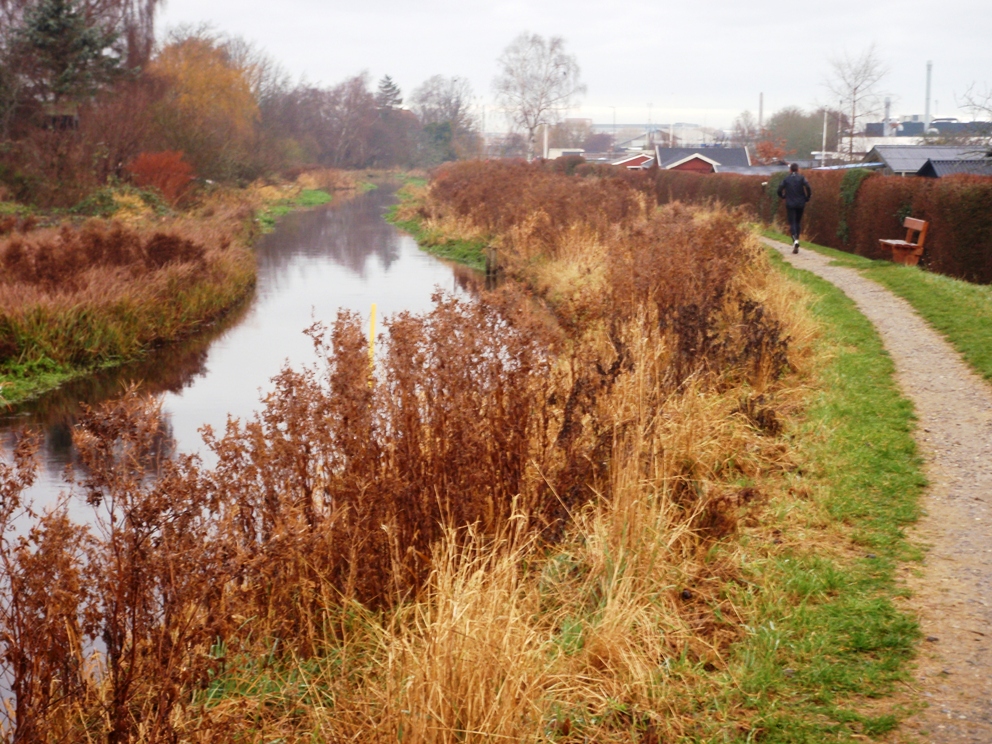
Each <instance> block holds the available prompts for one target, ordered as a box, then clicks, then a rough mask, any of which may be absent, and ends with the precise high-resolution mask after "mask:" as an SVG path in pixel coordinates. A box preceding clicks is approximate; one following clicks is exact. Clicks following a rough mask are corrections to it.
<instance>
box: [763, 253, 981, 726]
mask: <svg viewBox="0 0 992 744" xmlns="http://www.w3.org/2000/svg"><path fill="white" fill-rule="evenodd" d="M765 243H767V244H768V245H770V246H771V247H773V248H776V249H777V250H779V251H781V252H782V253H783V254H784V256H785V258H786V259H787V260H788V261H789V262H790V263H791V264H792V265H793V266H795V267H797V268H800V269H806V270H807V271H812V272H813V273H815V274H817V275H819V276H821V277H823V278H824V279H826V280H827V281H830V282H832V283H833V284H835V285H837V286H838V287H840V289H842V290H843V291H844V292H845V293H846V294H847V295H848V297H850V298H851V299H852V300H854V302H855V303H856V304H857V306H858V309H859V310H860V311H861V312H862V313H864V314H865V316H867V317H868V319H869V320H871V322H872V323H873V324H874V325H875V327H876V328H877V329H878V332H879V334H880V335H881V336H882V340H883V342H884V343H885V348H886V349H887V350H888V352H889V353H890V354H891V355H892V359H893V361H894V362H895V367H896V375H897V380H898V382H899V385H900V387H901V388H902V391H903V393H904V394H905V395H906V397H908V398H909V399H910V400H912V401H913V404H914V405H915V407H916V413H917V416H918V417H919V425H918V429H917V432H916V439H917V441H918V442H919V446H920V450H921V453H922V454H923V457H924V458H925V460H926V464H927V468H926V469H927V477H928V478H929V480H930V488H929V489H928V490H927V493H926V495H925V496H924V502H923V508H924V510H925V516H924V517H923V518H922V519H921V520H920V522H919V524H918V525H917V526H916V528H915V530H914V535H913V536H914V539H915V540H916V541H917V542H919V543H922V544H923V545H925V546H929V548H930V549H929V550H928V552H927V555H926V559H925V562H924V568H923V571H922V575H919V574H920V572H919V571H917V570H915V569H914V567H912V566H910V567H908V570H907V573H906V580H907V584H908V586H909V588H910V589H911V591H912V593H913V596H912V599H911V600H910V606H911V607H912V609H913V610H914V611H915V612H916V613H917V614H918V616H919V620H920V626H921V629H922V631H923V635H924V637H925V638H926V639H927V640H926V641H924V642H923V644H922V646H923V647H922V649H921V651H920V656H919V658H918V660H917V667H916V670H915V671H914V673H913V689H912V690H911V695H912V697H913V698H914V699H915V701H918V702H923V703H925V704H926V707H925V708H924V709H923V710H922V711H921V712H919V713H918V714H916V715H915V716H913V717H912V718H910V719H909V721H907V723H906V724H904V726H903V727H902V731H901V732H900V735H899V736H897V740H904V741H913V740H917V741H924V742H934V744H941V743H942V742H955V743H957V742H969V743H970V742H975V744H979V743H981V744H989V743H990V742H992V385H989V384H988V383H987V382H985V381H984V380H982V379H981V378H980V377H979V376H978V375H977V374H975V373H974V372H972V371H971V369H970V368H969V367H968V366H967V365H966V364H965V363H964V362H963V361H962V360H961V358H960V356H959V355H958V353H957V352H956V351H955V350H954V349H953V348H952V347H951V346H950V344H948V343H947V342H946V341H945V340H944V339H943V337H941V336H940V335H939V334H938V333H937V332H936V331H934V330H933V329H932V328H931V327H930V326H929V325H927V324H926V323H925V322H924V321H923V320H922V319H921V318H920V317H919V316H918V315H916V313H915V312H914V311H913V309H912V308H911V307H910V305H909V303H907V302H906V301H904V300H902V299H901V298H899V297H896V296H895V295H893V294H892V293H891V292H889V291H888V290H887V289H885V288H884V287H881V286H880V285H878V284H875V283H874V282H872V281H870V280H868V279H865V278H863V277H862V276H861V275H860V274H858V272H857V271H855V270H854V269H849V268H844V267H840V266H830V265H829V264H830V259H829V258H827V257H825V256H821V255H820V254H818V253H813V252H811V251H807V250H800V252H799V254H798V255H792V250H791V247H789V246H786V245H784V244H782V243H776V242H774V241H771V240H767V239H765Z"/></svg>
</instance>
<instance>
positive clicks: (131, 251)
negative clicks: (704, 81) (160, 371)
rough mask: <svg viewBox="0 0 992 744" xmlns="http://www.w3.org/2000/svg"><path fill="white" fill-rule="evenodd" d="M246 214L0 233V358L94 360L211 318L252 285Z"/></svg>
mask: <svg viewBox="0 0 992 744" xmlns="http://www.w3.org/2000/svg"><path fill="white" fill-rule="evenodd" d="M248 214H250V213H249V212H244V210H243V209H242V210H241V211H236V212H227V213H225V214H223V215H221V216H219V217H215V219H213V220H207V221H194V220H192V219H190V218H186V219H176V220H172V221H170V222H166V223H159V224H154V223H153V224H151V225H149V226H146V227H144V228H136V227H130V226H126V225H124V224H122V223H119V222H113V221H109V222H108V221H105V220H90V221H88V222H86V223H84V224H83V225H81V226H80V227H79V228H75V227H72V226H70V225H64V226H62V227H61V228H58V229H45V230H35V231H33V232H31V233H28V234H14V235H11V236H9V237H7V238H6V239H3V240H0V266H2V268H3V272H2V276H0V365H3V366H4V367H6V368H7V369H8V371H14V370H16V368H18V367H20V366H24V365H27V366H31V365H33V364H37V363H39V362H45V363H46V364H53V365H56V366H59V367H63V368H66V367H69V368H71V367H89V366H97V365H100V364H102V363H105V362H108V361H114V360H121V359H128V358H133V357H134V356H135V355H137V354H139V353H140V352H141V351H142V350H145V349H148V348H150V347H151V346H154V345H157V344H160V343H163V342H167V341H171V340H174V339H176V338H179V337H182V336H185V335H188V334H190V333H191V332H193V331H194V330H196V329H197V328H198V327H200V326H202V325H203V324H205V323H208V322H210V321H211V320H213V319H215V318H216V317H218V316H219V315H221V314H222V313H224V312H226V311H227V310H228V309H229V308H230V307H232V305H234V304H236V303H237V302H238V301H239V299H240V298H242V297H244V296H245V295H246V293H247V292H248V291H249V290H250V288H251V287H252V286H253V284H254V277H255V268H254V260H253V258H252V256H251V254H250V252H249V251H248V250H247V249H246V248H245V246H244V236H243V235H242V234H241V231H242V228H241V224H242V222H243V218H244V217H245V216H247V215H248Z"/></svg>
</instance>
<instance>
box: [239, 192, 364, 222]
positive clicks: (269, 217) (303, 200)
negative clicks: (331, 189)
mask: <svg viewBox="0 0 992 744" xmlns="http://www.w3.org/2000/svg"><path fill="white" fill-rule="evenodd" d="M363 190H365V191H367V190H368V189H363ZM333 200H334V196H333V195H331V194H329V193H328V192H326V191H324V190H323V189H302V190H301V191H300V193H299V194H297V195H296V196H293V197H291V198H288V199H281V200H279V201H277V202H274V203H272V204H268V205H266V206H265V208H264V209H261V210H259V213H258V216H257V218H256V219H257V220H258V222H259V224H260V225H261V226H262V231H263V232H272V231H273V230H274V229H275V227H276V221H277V220H278V219H279V218H280V217H284V216H286V215H287V214H289V213H290V212H295V211H296V210H298V209H309V208H311V207H320V206H323V205H324V204H330V203H331V202H332V201H333Z"/></svg>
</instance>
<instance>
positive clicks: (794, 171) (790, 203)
mask: <svg viewBox="0 0 992 744" xmlns="http://www.w3.org/2000/svg"><path fill="white" fill-rule="evenodd" d="M778 196H779V198H780V199H785V211H786V213H787V214H788V216H789V230H790V231H791V232H792V252H793V253H799V226H800V224H801V223H802V221H803V209H805V208H806V202H808V201H809V200H810V197H811V196H813V189H811V188H810V186H809V181H807V180H806V177H805V176H802V175H800V174H799V164H798V163H793V164H792V165H790V166H789V175H787V176H786V177H785V180H784V181H782V185H781V186H779V187H778Z"/></svg>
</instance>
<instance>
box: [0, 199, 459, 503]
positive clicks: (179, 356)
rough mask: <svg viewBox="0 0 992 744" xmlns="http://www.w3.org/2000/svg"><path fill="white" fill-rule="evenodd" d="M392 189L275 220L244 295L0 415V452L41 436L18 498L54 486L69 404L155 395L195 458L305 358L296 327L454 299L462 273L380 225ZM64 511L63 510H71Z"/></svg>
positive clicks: (49, 497) (73, 414)
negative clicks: (174, 335)
mask: <svg viewBox="0 0 992 744" xmlns="http://www.w3.org/2000/svg"><path fill="white" fill-rule="evenodd" d="M394 201H395V187H386V188H379V189H376V190H373V191H369V192H367V193H365V194H362V195H360V196H357V197H355V198H354V199H352V200H350V201H347V202H344V203H342V204H340V205H336V206H330V207H326V208H321V209H317V210H313V211H307V212H297V213H294V214H290V215H288V216H286V217H284V218H283V219H282V220H281V221H280V222H279V224H278V225H277V227H276V229H275V231H274V232H272V233H271V234H269V235H267V236H265V238H264V239H262V240H261V241H260V242H259V244H258V245H257V246H256V254H257V259H258V284H257V287H256V291H255V294H254V296H253V298H252V299H251V301H249V302H247V303H246V304H245V306H244V307H242V308H240V309H238V310H237V311H235V312H234V313H232V314H230V315H229V316H228V317H227V318H225V320H224V321H223V322H222V323H220V324H218V325H216V326H214V327H212V328H210V329H208V330H206V331H205V332H204V333H202V334H200V335H198V336H197V337H196V338H194V339H191V340H190V341H189V342H187V343H185V344H178V345H175V346H170V347H166V348H163V349H159V350H157V351H156V352H154V353H153V354H151V355H149V356H148V357H146V358H145V359H143V360H141V361H140V362H138V363H135V364H132V365H128V366H126V367H121V368H118V369H115V370H113V371H110V372H107V373H102V374H98V375H95V376H93V377H89V378H86V379H85V380H78V381H75V382H73V383H71V384H68V385H65V386H63V387H62V388H60V389H58V390H55V391H52V392H51V393H49V394H47V395H45V396H43V397H41V398H39V399H38V400H35V401H32V402H30V403H28V404H26V405H24V406H23V407H21V408H20V409H18V410H15V411H8V412H7V413H6V414H4V415H3V416H2V417H0V439H2V440H3V443H4V445H5V449H6V450H7V451H8V452H9V451H10V445H11V442H12V441H13V437H14V434H15V432H16V431H17V430H19V429H21V428H23V427H25V426H32V427H36V428H38V429H40V430H41V431H42V432H43V445H42V448H41V452H40V458H41V465H40V470H39V473H38V479H37V481H36V483H35V485H34V486H33V487H32V488H31V490H30V492H29V493H28V496H29V497H31V498H33V500H34V503H35V505H36V506H43V505H44V504H45V503H51V502H52V501H53V500H54V499H55V497H57V496H58V494H59V493H60V491H63V490H65V489H66V485H65V482H64V479H63V474H64V472H65V468H66V465H68V464H69V463H71V462H72V461H73V459H74V452H73V448H72V434H71V433H72V427H73V425H74V424H75V422H76V420H77V418H78V415H79V412H80V404H81V403H85V404H87V405H91V406H92V405H97V404H99V403H100V402H101V401H104V400H107V399H109V398H111V397H113V396H117V395H120V394H121V392H122V390H123V389H124V388H125V387H126V386H127V385H129V384H132V383H139V384H140V385H141V386H142V388H143V389H145V390H147V391H149V392H151V393H153V394H156V395H158V396H160V398H161V400H162V408H163V412H164V418H165V421H164V424H165V427H166V430H167V431H168V432H169V433H171V435H172V437H173V438H174V440H175V447H176V450H177V451H178V452H188V453H191V452H198V453H201V454H204V450H205V448H204V446H203V442H202V438H201V436H200V434H199V429H200V428H201V427H202V426H204V425H205V424H209V425H210V426H212V427H213V428H214V431H216V432H223V430H224V426H225V424H226V421H227V418H228V416H229V415H230V416H233V417H236V418H241V419H245V418H249V417H251V415H252V414H253V412H254V411H256V410H259V409H260V408H261V403H260V401H261V398H262V397H263V396H264V395H265V394H266V393H268V392H270V391H271V390H272V387H273V386H272V384H271V379H272V378H273V377H274V376H275V375H277V374H278V373H279V371H280V370H281V369H282V368H283V367H284V366H285V365H290V366H293V367H296V368H300V367H302V366H304V365H310V364H313V363H314V362H315V361H316V357H315V354H314V350H313V344H312V342H311V341H310V339H309V338H308V337H307V336H306V335H304V330H305V329H306V328H308V327H310V326H311V325H312V324H313V323H314V321H323V322H324V324H325V325H330V323H331V322H333V320H334V318H335V316H336V315H337V312H338V310H339V309H348V310H354V311H356V312H358V313H360V314H361V315H362V317H363V318H365V322H366V324H367V323H368V318H369V313H370V309H371V306H372V304H373V303H375V304H376V306H377V310H376V314H377V326H378V327H379V328H381V322H382V319H383V318H384V317H385V316H389V315H392V314H394V313H397V312H400V311H403V310H409V311H413V312H420V311H424V310H428V309H429V308H430V307H431V295H432V294H433V293H434V292H435V291H436V290H438V289H440V290H443V291H447V292H450V293H453V294H463V293H464V292H466V291H467V288H468V287H469V286H470V285H472V284H473V283H474V281H475V278H474V275H473V272H471V271H470V270H469V269H466V268H464V267H461V266H455V265H451V264H448V263H445V262H443V261H440V260H439V259H436V258H434V257H433V256H430V255H428V254H427V253H424V252H423V251H421V250H420V249H419V248H418V247H417V244H416V242H415V241H414V240H413V238H411V237H410V236H408V235H406V234H405V233H402V232H401V231H399V230H397V229H396V228H395V227H393V226H392V225H390V224H389V223H387V222H386V221H385V219H384V213H385V211H386V209H388V208H389V206H390V205H391V204H393V203H394ZM70 510H71V511H73V512H75V511H76V509H75V508H71V509H70Z"/></svg>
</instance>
